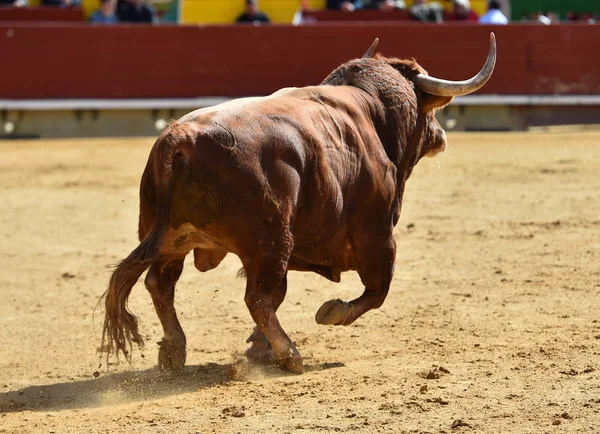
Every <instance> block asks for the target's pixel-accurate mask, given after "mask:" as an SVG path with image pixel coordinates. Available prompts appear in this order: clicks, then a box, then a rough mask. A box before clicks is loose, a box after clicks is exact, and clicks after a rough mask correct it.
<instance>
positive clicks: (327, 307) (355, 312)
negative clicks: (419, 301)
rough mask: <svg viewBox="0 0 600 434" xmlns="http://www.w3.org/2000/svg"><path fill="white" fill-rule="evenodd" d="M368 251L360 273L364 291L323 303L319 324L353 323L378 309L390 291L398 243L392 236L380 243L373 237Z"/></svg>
mask: <svg viewBox="0 0 600 434" xmlns="http://www.w3.org/2000/svg"><path fill="white" fill-rule="evenodd" d="M362 251H363V252H364V253H365V254H364V255H363V258H362V259H361V263H362V265H361V266H360V268H359V270H358V274H359V276H360V278H361V280H362V282H363V284H364V285H365V291H364V292H363V294H362V295H361V296H360V297H358V298H357V299H355V300H352V301H350V302H345V301H342V300H330V301H328V302H326V303H325V304H323V306H321V307H320V308H319V310H318V311H317V315H316V317H315V319H316V321H317V323H319V324H326V325H350V324H352V323H353V322H354V321H356V320H357V319H358V318H359V317H360V316H361V315H362V314H364V313H365V312H367V311H369V310H371V309H377V308H379V307H380V306H381V305H382V304H383V302H384V301H385V298H386V296H387V294H388V291H389V289H390V283H391V281H392V276H393V274H394V261H395V258H396V242H395V241H394V238H393V237H392V236H391V234H390V236H389V237H387V238H386V239H385V240H384V241H382V242H380V243H377V242H375V241H374V240H371V242H369V243H368V244H367V245H365V246H364V248H363V249H362Z"/></svg>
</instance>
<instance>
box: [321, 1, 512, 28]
mask: <svg viewBox="0 0 600 434" xmlns="http://www.w3.org/2000/svg"><path fill="white" fill-rule="evenodd" d="M327 8H328V9H333V10H340V11H344V12H353V11H356V10H359V9H379V10H381V11H387V10H393V9H407V8H406V4H405V3H404V1H403V0H327ZM408 10H409V12H410V16H411V18H412V19H414V20H417V21H422V22H436V23H441V22H444V21H472V22H477V21H479V22H481V23H487V24H507V23H508V19H507V18H506V16H505V15H504V13H502V10H501V7H500V3H499V2H498V1H496V0H491V1H489V2H488V12H487V13H486V14H485V15H483V16H481V17H480V16H479V15H478V14H477V13H476V12H475V11H473V10H472V9H471V3H470V1H469V0H454V2H453V4H452V10H451V11H447V10H445V9H444V7H443V6H442V5H441V4H440V3H438V2H436V1H427V0H414V1H413V4H412V6H410V7H409V8H408Z"/></svg>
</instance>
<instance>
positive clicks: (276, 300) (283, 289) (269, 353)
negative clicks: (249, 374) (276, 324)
mask: <svg viewBox="0 0 600 434" xmlns="http://www.w3.org/2000/svg"><path fill="white" fill-rule="evenodd" d="M286 293H287V273H286V274H285V275H284V276H283V279H281V283H280V284H279V288H278V290H277V291H275V293H274V294H273V296H272V298H271V299H272V303H273V310H274V312H277V309H278V308H279V306H280V305H281V303H283V300H284V299H285V295H286ZM246 343H251V345H250V348H248V350H246V357H248V359H249V360H251V361H253V362H258V363H270V362H273V361H274V359H273V348H271V344H270V343H269V341H268V340H267V338H266V337H265V335H264V334H263V332H262V331H260V328H258V326H256V327H254V331H253V332H252V334H251V335H250V337H248V339H247V340H246Z"/></svg>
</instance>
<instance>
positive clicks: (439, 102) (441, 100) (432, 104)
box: [421, 93, 454, 113]
mask: <svg viewBox="0 0 600 434" xmlns="http://www.w3.org/2000/svg"><path fill="white" fill-rule="evenodd" d="M453 99H454V97H453V96H437V95H430V94H428V93H423V100H422V101H421V112H423V113H429V112H430V111H433V110H437V109H439V108H442V107H445V106H447V105H448V104H450V103H451V102H452V100H453Z"/></svg>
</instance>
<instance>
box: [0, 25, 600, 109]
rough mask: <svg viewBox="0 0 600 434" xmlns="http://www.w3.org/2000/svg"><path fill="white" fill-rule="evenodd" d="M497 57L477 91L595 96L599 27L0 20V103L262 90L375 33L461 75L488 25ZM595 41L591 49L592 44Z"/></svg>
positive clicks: (340, 55) (351, 53)
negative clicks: (30, 22)
mask: <svg viewBox="0 0 600 434" xmlns="http://www.w3.org/2000/svg"><path fill="white" fill-rule="evenodd" d="M492 30H493V31H494V32H495V33H496V36H497V39H498V63H497V67H496V71H495V74H494V76H493V77H492V79H491V81H490V82H489V83H488V85H487V86H486V87H484V88H483V89H482V91H480V93H487V94H490V93H498V94H600V74H599V73H598V71H600V56H597V55H596V54H595V52H596V50H595V43H596V42H597V41H600V26H598V25H595V26H592V25H557V26H537V25H511V26H478V25H468V24H463V25H457V24H456V25H451V24H448V25H422V24H418V23H414V24H402V25H398V24H384V23H377V24H372V23H371V24H367V23H363V24H356V23H355V24H354V25H349V24H319V25H314V26H313V25H309V26H300V27H292V26H262V27H253V26H209V27H200V26H197V27H196V26H180V27H175V26H155V27H151V26H116V27H106V26H89V25H85V24H77V25H70V26H56V25H51V24H50V25H45V26H31V25H28V24H24V23H22V24H12V25H9V24H7V23H0V53H2V69H0V71H1V72H0V74H1V77H2V79H1V80H0V98H151V97H157V98H159V97H197V96H242V95H261V94H268V93H270V92H272V91H274V90H276V89H279V88H281V87H286V86H304V85H309V84H318V83H319V82H320V81H321V80H322V79H323V78H324V77H325V76H326V75H327V74H328V73H329V72H330V71H331V70H332V69H333V68H335V67H336V66H338V65H339V64H340V63H343V62H344V61H347V60H349V59H351V58H354V57H359V56H361V55H362V54H363V53H364V51H366V49H367V48H368V47H369V45H370V44H371V42H372V41H373V38H374V37H376V36H377V37H379V38H380V41H381V42H380V45H379V51H380V52H382V53H383V54H385V55H388V56H397V57H415V58H416V59H417V60H418V61H419V63H421V65H423V66H424V67H425V68H426V69H427V70H428V71H429V72H430V74H432V75H436V76H441V77H444V78H448V79H465V78H468V77H470V76H472V75H473V74H475V73H476V72H477V71H478V70H479V68H480V67H481V66H482V64H483V62H484V60H485V57H486V54H487V50H488V41H489V32H490V31H492ZM596 45H597V44H596Z"/></svg>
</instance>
